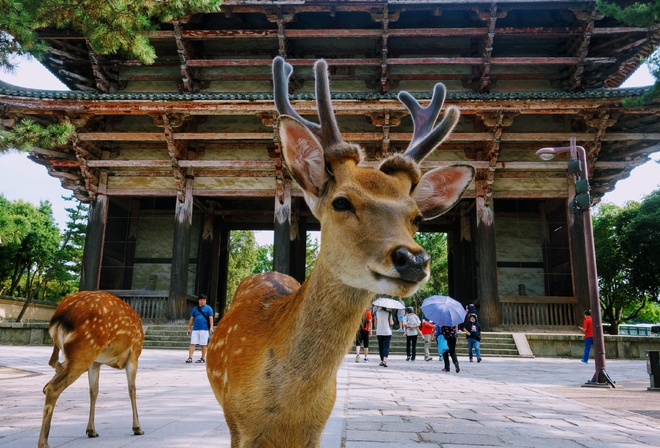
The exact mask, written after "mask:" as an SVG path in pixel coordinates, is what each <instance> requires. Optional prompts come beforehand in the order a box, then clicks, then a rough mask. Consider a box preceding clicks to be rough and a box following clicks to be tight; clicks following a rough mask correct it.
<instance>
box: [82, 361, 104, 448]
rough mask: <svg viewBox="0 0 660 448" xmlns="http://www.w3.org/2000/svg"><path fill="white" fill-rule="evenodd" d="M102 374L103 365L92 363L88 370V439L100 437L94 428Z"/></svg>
mask: <svg viewBox="0 0 660 448" xmlns="http://www.w3.org/2000/svg"><path fill="white" fill-rule="evenodd" d="M100 373H101V364H100V363H98V362H94V363H92V365H91V366H89V369H87V375H88V376H89V420H88V421H87V430H86V431H85V432H86V433H87V437H98V436H99V435H98V433H97V432H96V429H95V428H94V413H95V411H96V398H97V397H98V396H99V375H100Z"/></svg>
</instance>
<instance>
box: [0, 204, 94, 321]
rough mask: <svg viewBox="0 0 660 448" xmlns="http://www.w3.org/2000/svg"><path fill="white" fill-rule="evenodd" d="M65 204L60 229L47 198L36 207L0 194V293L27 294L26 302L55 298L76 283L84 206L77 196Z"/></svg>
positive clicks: (63, 294) (85, 208) (82, 243)
mask: <svg viewBox="0 0 660 448" xmlns="http://www.w3.org/2000/svg"><path fill="white" fill-rule="evenodd" d="M65 199H67V200H70V201H73V200H75V199H74V198H73V196H70V197H69V198H65ZM66 210H67V212H68V221H67V223H66V229H65V231H64V232H63V233H62V232H61V231H60V229H59V228H58V227H57V226H56V225H55V220H54V218H53V213H52V207H51V205H50V203H49V202H42V203H41V204H40V205H39V207H35V206H34V205H32V204H30V203H27V202H24V201H15V202H13V203H11V202H9V201H7V200H6V199H5V198H4V197H2V196H0V225H1V226H0V228H1V229H2V231H1V232H0V293H3V294H7V295H16V296H21V297H25V298H26V299H27V303H29V301H31V300H33V299H37V298H38V299H41V300H47V301H51V302H54V303H57V302H59V300H60V299H61V298H62V297H63V296H65V295H67V294H70V293H72V292H75V291H76V290H77V289H78V283H79V281H80V266H81V262H82V252H83V245H84V241H85V231H86V224H85V222H86V216H87V206H86V205H85V204H82V203H80V202H78V201H76V205H75V206H74V207H71V208H67V209H66ZM20 317H22V313H21V316H19V319H20Z"/></svg>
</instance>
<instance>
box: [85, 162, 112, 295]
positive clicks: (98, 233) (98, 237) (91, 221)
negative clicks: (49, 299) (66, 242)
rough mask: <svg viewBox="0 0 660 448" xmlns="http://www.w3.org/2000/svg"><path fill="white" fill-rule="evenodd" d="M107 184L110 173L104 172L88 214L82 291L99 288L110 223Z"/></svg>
mask: <svg viewBox="0 0 660 448" xmlns="http://www.w3.org/2000/svg"><path fill="white" fill-rule="evenodd" d="M107 182H108V172H107V170H102V171H101V174H100V177H99V188H98V191H97V193H96V195H95V196H94V200H93V201H92V202H91V204H90V206H89V212H88V214H87V233H86V235H85V248H84V250H83V259H82V269H81V273H80V290H81V291H95V290H97V289H98V288H99V279H100V277H101V259H102V257H103V242H104V239H105V227H106V224H107V222H108V196H106V194H105V191H106V185H107Z"/></svg>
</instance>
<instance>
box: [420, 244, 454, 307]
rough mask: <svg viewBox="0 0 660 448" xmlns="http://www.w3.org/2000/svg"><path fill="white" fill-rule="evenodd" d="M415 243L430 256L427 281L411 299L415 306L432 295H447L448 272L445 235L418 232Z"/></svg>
mask: <svg viewBox="0 0 660 448" xmlns="http://www.w3.org/2000/svg"><path fill="white" fill-rule="evenodd" d="M415 241H417V244H419V245H420V246H422V247H423V248H424V250H426V252H428V254H429V255H430V256H431V267H430V270H431V276H430V278H429V281H428V282H427V283H426V284H425V285H423V286H422V287H421V288H419V289H418V290H417V292H416V293H415V296H414V298H413V300H414V302H415V306H417V305H418V304H421V302H422V300H424V299H425V298H426V297H429V296H432V295H434V294H442V295H447V294H449V272H448V259H447V235H446V234H445V233H429V232H419V233H417V234H416V235H415Z"/></svg>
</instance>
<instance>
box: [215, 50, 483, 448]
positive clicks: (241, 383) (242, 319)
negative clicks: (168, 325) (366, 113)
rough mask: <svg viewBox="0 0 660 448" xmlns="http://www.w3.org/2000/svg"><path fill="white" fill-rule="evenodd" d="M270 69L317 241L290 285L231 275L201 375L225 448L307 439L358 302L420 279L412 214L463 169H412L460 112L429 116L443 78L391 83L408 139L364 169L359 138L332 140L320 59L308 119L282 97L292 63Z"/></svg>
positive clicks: (315, 433)
mask: <svg viewBox="0 0 660 448" xmlns="http://www.w3.org/2000/svg"><path fill="white" fill-rule="evenodd" d="M272 68H273V92H274V95H273V96H274V101H275V107H276V109H277V112H278V115H279V116H278V119H277V123H276V133H277V137H278V141H279V142H280V145H281V151H282V155H283V159H284V162H285V164H286V167H287V169H288V171H289V172H290V174H291V176H292V177H293V179H294V180H295V181H296V182H297V184H298V185H299V186H300V188H301V189H302V193H303V196H304V199H305V201H306V203H307V205H308V207H309V209H310V210H311V212H312V213H313V215H314V216H315V217H316V218H317V219H318V221H319V223H320V225H321V241H322V244H321V247H320V251H319V254H318V256H317V260H316V263H315V266H314V269H313V270H312V272H311V273H310V274H309V276H308V278H307V280H306V281H305V282H304V283H303V284H302V285H301V284H300V283H299V282H298V281H296V280H295V279H293V278H292V277H289V276H287V275H284V274H281V273H276V272H270V273H263V274H256V275H252V276H248V277H246V278H245V279H243V280H242V281H241V283H240V284H239V286H238V288H237V290H236V292H235V294H234V296H233V299H232V302H231V307H230V308H229V310H228V311H227V313H226V314H225V315H224V316H223V318H222V319H221V320H220V323H219V325H218V326H217V328H216V331H215V332H214V334H213V337H212V338H211V341H210V344H209V348H208V360H207V376H208V379H209V383H210V385H211V388H212V390H213V393H214V395H215V397H216V399H217V401H218V402H219V404H220V406H221V407H222V409H223V412H224V417H225V420H226V422H227V426H228V428H229V431H230V436H231V446H232V448H239V447H240V448H245V447H284V446H286V447H317V448H318V447H319V446H320V443H321V436H322V433H323V429H324V427H325V424H326V422H327V420H328V418H329V417H330V413H331V412H332V409H333V407H334V403H335V399H336V377H337V371H338V369H339V367H340V365H341V363H342V361H343V360H344V357H345V355H346V353H347V352H348V347H349V345H350V343H351V342H352V341H353V340H354V337H355V332H356V329H357V328H358V325H359V323H360V319H361V317H362V313H363V311H364V309H365V307H367V306H368V307H370V306H371V301H373V300H374V299H375V297H376V294H382V295H390V296H402V297H407V296H410V295H412V294H413V293H414V292H415V291H416V290H417V289H418V287H419V286H420V285H421V284H423V283H424V282H425V281H427V280H428V277H429V259H430V257H429V255H428V254H427V253H426V252H425V251H424V249H423V248H422V247H421V246H420V245H419V244H417V243H416V242H415V241H414V239H413V235H414V234H415V232H416V231H417V230H418V227H419V225H420V224H421V223H422V221H423V220H425V219H432V218H434V217H436V216H439V215H441V214H442V213H445V212H446V211H448V210H449V209H451V207H453V206H454V205H455V204H456V203H457V202H458V201H459V200H460V198H461V196H462V194H463V192H464V191H465V190H466V188H467V187H468V186H469V184H470V183H471V182H472V179H473V178H474V169H473V168H472V167H471V166H469V165H460V164H459V165H455V166H445V167H437V168H435V169H433V170H431V171H428V172H426V173H424V174H422V170H421V167H420V164H421V161H422V160H424V158H425V157H426V156H427V155H428V154H430V153H431V151H433V150H434V149H435V148H436V147H437V146H438V145H440V143H441V142H442V141H443V140H445V139H446V137H447V136H448V135H449V133H450V132H451V131H452V129H453V128H454V126H455V125H456V124H457V122H458V119H459V116H460V113H459V110H458V109H457V108H456V107H449V108H447V110H446V113H445V115H444V117H443V119H442V120H441V122H440V123H439V124H438V125H437V126H434V125H435V122H436V120H437V119H438V117H439V114H440V111H441V109H442V105H443V104H444V100H445V96H446V89H445V87H444V85H443V84H441V83H438V84H437V85H436V86H435V87H434V93H433V96H432V100H431V102H430V104H429V106H428V107H426V108H424V107H422V106H421V105H420V104H419V103H418V102H417V100H416V99H415V98H414V97H413V96H412V95H411V94H410V93H407V92H400V94H399V100H400V101H401V102H402V103H403V105H404V106H405V107H406V108H407V109H408V111H409V112H410V114H411V117H412V119H413V124H414V128H413V138H412V140H411V142H410V144H409V146H408V148H407V149H406V151H405V152H403V153H393V154H392V155H391V156H389V157H387V158H385V159H384V160H382V162H381V163H380V164H379V166H377V167H376V166H373V164H365V163H363V158H364V155H363V149H362V148H361V147H360V146H359V145H357V144H353V143H348V142H345V141H344V140H343V138H342V135H341V133H340V131H339V127H338V123H337V120H336V117H335V115H334V112H333V108H332V103H331V96H330V87H329V75H328V70H327V63H326V61H324V60H322V59H321V60H318V61H316V62H315V65H314V74H315V92H316V103H317V108H318V118H319V123H318V124H317V123H314V122H311V121H308V120H306V119H305V118H303V117H302V116H300V115H299V114H298V113H297V112H296V111H295V110H294V108H293V106H292V105H291V103H290V101H289V97H288V81H289V77H290V76H291V73H292V72H293V67H292V66H291V65H290V64H289V63H287V62H285V61H284V59H283V58H281V57H276V58H275V59H274V60H273V64H272Z"/></svg>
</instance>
